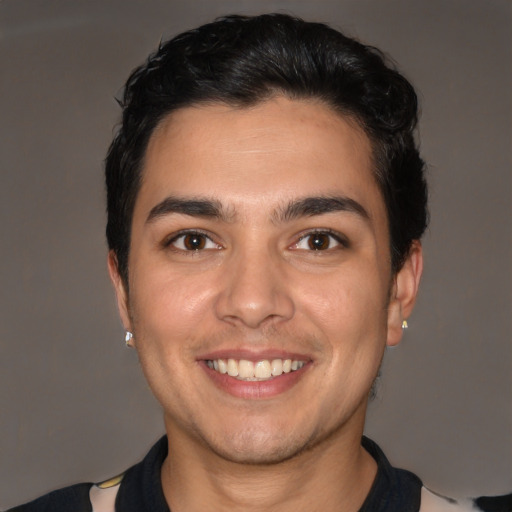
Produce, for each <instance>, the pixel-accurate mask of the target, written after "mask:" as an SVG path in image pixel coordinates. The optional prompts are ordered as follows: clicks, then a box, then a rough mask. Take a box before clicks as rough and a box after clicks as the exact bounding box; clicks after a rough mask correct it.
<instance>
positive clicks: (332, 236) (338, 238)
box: [162, 229, 349, 254]
mask: <svg viewBox="0 0 512 512" xmlns="http://www.w3.org/2000/svg"><path fill="white" fill-rule="evenodd" d="M315 235H322V236H327V237H329V241H328V243H329V246H328V247H326V248H312V247H311V246H310V247H309V250H310V251H311V252H324V251H328V250H332V249H335V248H336V247H330V245H331V241H332V240H334V241H335V243H336V244H337V246H341V247H343V248H348V247H349V242H348V240H347V239H346V238H345V237H344V236H342V235H341V234H340V233H337V232H336V231H332V230H330V229H316V230H314V231H310V232H308V233H303V234H302V235H301V236H300V238H299V240H298V241H297V242H296V243H294V244H292V245H291V246H290V247H291V248H295V249H298V250H307V249H305V248H302V249H301V248H299V245H300V244H301V242H303V241H304V240H307V239H308V238H311V237H314V236H315ZM187 236H191V237H194V236H196V237H198V238H201V239H202V240H203V244H204V245H203V246H201V247H196V248H186V247H176V245H175V244H176V242H177V241H178V240H180V239H183V240H185V237H187ZM208 242H210V243H212V244H214V245H215V246H216V247H215V248H216V249H221V248H222V247H221V246H220V245H219V244H217V243H216V242H214V240H213V239H212V238H211V236H210V235H208V234H207V233H205V232H203V231H200V230H192V231H189V230H184V231H180V232H178V233H175V234H173V235H172V236H170V237H168V238H167V239H165V240H164V241H163V243H162V246H163V247H164V248H171V249H173V250H175V251H179V252H182V253H192V254H193V253H197V252H200V251H203V250H205V249H206V250H211V249H213V247H205V245H208Z"/></svg>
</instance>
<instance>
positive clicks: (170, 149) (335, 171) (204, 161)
mask: <svg viewBox="0 0 512 512" xmlns="http://www.w3.org/2000/svg"><path fill="white" fill-rule="evenodd" d="M170 194H172V195H183V196H186V197H194V196H208V197H214V198H215V199H219V200H220V201H221V202H223V203H225V204H226V206H229V207H232V208H234V209H235V210H244V209H246V208H251V207H254V206H255V205H257V206H259V208H260V209H261V208H266V207H267V206H268V207H269V208H270V206H271V204H272V207H273V208H274V209H275V207H278V206H279V203H283V202H286V201H288V200H294V199H296V198H297V197H306V196H313V195H316V196H328V195H340V194H341V195H343V196H347V197H351V198H353V199H354V200H356V201H358V202H363V203H368V204H367V205H366V206H365V207H367V208H368V210H369V211H370V213H371V211H372V210H379V212H377V211H375V212H374V213H375V214H381V213H382V209H383V201H382V198H381V195H380V192H379V190H378V187H377V185H376V181H375V178H374V174H373V158H372V147H371V143H370V141H369V139H368V137H367V136H366V134H365V133H364V131H363V130H362V129H361V128H360V127H359V126H358V124H357V123H356V122H355V121H354V120H352V119H350V118H347V117H344V116H341V115H340V114H339V113H337V112H334V111H333V110H332V109H330V108H329V107H327V106H326V105H325V104H323V103H321V102H319V101H313V100H290V99H286V98H284V97H277V98H274V99H272V100H269V101H266V102H264V103H260V104H258V105H256V106H254V107H250V108H234V107H231V106H227V105H224V104H211V105H200V106H194V107H186V108H183V109H180V110H178V111H175V112H173V113H172V114H170V115H169V116H168V117H167V118H165V119H164V120H163V121H162V122H161V123H160V124H159V126H158V127H157V128H156V130H155V131H154V133H153V135H152V137H151V138H150V141H149V144H148V148H147V151H146V157H145V164H144V169H143V180H142V187H141V191H140V193H139V197H138V199H137V203H136V211H137V210H139V211H140V210H144V211H146V212H147V211H149V210H150V209H151V208H152V207H153V206H154V205H155V204H156V203H158V202H159V201H161V200H162V199H164V198H165V196H166V195H170Z"/></svg>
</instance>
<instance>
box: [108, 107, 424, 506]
mask: <svg viewBox="0 0 512 512" xmlns="http://www.w3.org/2000/svg"><path fill="white" fill-rule="evenodd" d="M372 168H373V163H372V151H371V145H370V142H369V140H368V138H367V137H366V135H365V134H364V132H363V131H362V130H361V129H360V128H359V127H358V126H357V124H356V123H355V122H353V121H352V120H350V119H347V118H344V117H342V116H340V115H339V114H337V113H334V112H333V111H332V110H330V109H329V108H328V107H326V106H325V105H323V104H322V103H319V102H315V101H305V100H300V101H298V100H289V99H286V98H283V97H276V98H273V99H271V100H268V101H266V102H264V103H261V104H259V105H257V106H255V107H252V108H244V109H236V108H232V107H229V106H226V105H220V104H214V105H208V106H198V107H188V108H184V109H181V110H179V111H177V112H174V113H173V114H171V115H170V116H169V117H168V118H166V119H165V120H164V121H163V122H162V123H161V124H160V125H159V126H158V128H157V129H156V130H155V132H154V134H153V135H152V137H151V139H150V143H149V146H148V149H147V154H146V160H145V166H144V170H143V176H144V178H143V183H142V187H141V190H140V192H139V195H138V197H137V200H136V204H135V210H134V216H133V225H132V238H131V248H130V257H129V290H130V292H129V296H128V295H127V293H126V288H125V286H124V285H123V281H122V279H121V278H120V276H119V274H118V272H117V266H116V259H115V255H113V254H110V256H109V268H110V273H111V277H112V280H113V283H114V286H115V288H116V292H117V297H118V303H119V309H120V312H121V317H122V320H123V323H124V325H125V327H126V328H127V329H128V330H130V331H132V332H133V333H134V339H133V341H134V345H135V347H136V349H137V352H138V354H139V358H140V361H141V365H142V368H143V371H144V373H145V375H146V378H147V380H148V382H149V385H150V386H151V388H152V390H153V392H154V394H155V396H156V397H157V398H158V400H159V401H160V403H161V404H162V407H163V410H164V417H165V425H166V431H167V435H168V437H169V443H170V446H171V449H170V451H169V456H168V457H167V459H166V461H165V463H164V466H163V468H162V486H163V489H164V494H165V496H166V499H167V501H168V502H169V505H170V507H171V509H172V510H173V512H180V511H182V510H188V511H190V510H192V511H195V510H205V509H208V510H219V511H220V510H230V511H232V510H244V511H247V510H261V511H263V510H266V511H268V510H277V509H278V508H279V510H280V511H283V510H284V511H287V510H294V511H296V510H308V511H311V510H319V511H320V510H333V509H334V508H335V509H336V510H347V511H349V510H354V511H355V510H358V509H359V507H360V506H361V504H362V502H363V501H364V498H365V497H366V495H367V493H368V492H369V489H370V487H371V484H372V481H373V479H374V477H375V472H376V465H375V462H374V461H373V459H372V458H371V457H370V456H369V455H368V454H367V453H366V451H365V450H364V449H363V448H362V447H361V445H360V438H361V435H362V432H363V427H364V419H365V413H366V407H367V400H368V393H369V390H370V388H371V385H372V382H373V381H374V379H375V377H376V374H377V372H378V368H379V365H380V363H381V360H382V357H383V353H384V350H385V347H386V345H396V344H397V343H398V342H399V341H400V338H401V336H402V329H401V323H402V320H403V319H404V318H407V317H408V316H409V314H410V312H411V310H412V307H413V305H414V301H415V297H416V293H417V289H418V284H419V279H420V276H421V270H422V253H421V246H420V244H419V242H417V243H414V244H413V247H412V249H411V251H410V254H409V256H408V258H407V260H406V262H405V264H404V266H403V267H402V269H401V270H400V271H399V272H398V273H397V274H396V275H392V273H391V263H390V251H389V230H388V224H387V216H386V210H385V205H384V201H383V198H382V196H381V193H380V191H379V189H378V187H377V184H376V182H375V179H374V177H373V174H372ZM170 197H171V198H172V200H173V201H174V200H176V199H178V200H180V201H183V200H190V199H194V200H201V201H207V202H210V203H212V204H214V205H215V206H218V207H219V209H220V210H221V211H220V212H216V213H220V215H215V216H212V215H210V214H208V215H205V212H204V211H202V212H201V215H196V214H191V213H193V212H191V211H190V209H188V210H187V213H183V212H181V213H180V212H176V211H173V208H169V207H168V206H169V204H170V203H169V199H168V198H170ZM333 197H336V198H343V199H344V200H345V199H347V200H348V203H347V204H349V207H348V208H347V207H346V204H345V206H344V208H342V209H341V210H336V209H334V211H330V210H329V211H324V210H325V209H324V210H322V208H320V211H316V212H313V214H311V213H310V212H305V211H303V210H301V208H300V207H298V208H296V210H298V211H295V213H293V212H291V211H290V207H289V205H290V204H303V200H304V198H317V199H318V198H333ZM166 199H167V203H166V202H165V201H166ZM301 202H302V203H301ZM171 203H172V201H171ZM317 203H318V201H317ZM317 203H315V204H317ZM172 204H174V203H172ZM162 205H164V206H162ZM166 205H167V207H166ZM354 205H356V206H355V207H354ZM359 207H360V208H359ZM287 208H288V215H284V214H283V212H284V211H286V210H287ZM203 210H204V209H203ZM210 213H211V212H210ZM183 230H185V234H184V233H183ZM190 232H192V235H190ZM314 233H317V234H316V235H315V234H314ZM318 233H319V234H318ZM187 234H188V236H186V235H187ZM315 236H316V237H317V238H318V240H319V241H320V246H321V249H318V250H315V249H314V247H315V245H314V243H313V241H314V237H315ZM194 237H195V240H196V241H197V240H198V241H199V243H200V246H201V247H202V248H201V249H199V250H188V249H187V245H186V244H189V245H188V246H189V247H190V242H191V241H194ZM318 240H317V241H318ZM202 244H203V245H202ZM322 244H323V245H322ZM316 247H318V245H317V246H316ZM212 354H222V355H223V356H226V355H227V354H233V357H235V358H237V359H239V358H240V354H244V355H245V356H247V358H251V359H254V360H258V359H264V358H265V357H266V356H268V355H269V354H270V355H275V354H284V355H288V354H293V355H294V357H296V358H300V359H302V360H304V361H305V362H306V365H305V367H304V368H303V369H302V370H301V371H300V373H297V374H295V377H294V379H295V380H293V381H291V380H290V381H289V382H290V384H289V385H286V386H284V387H283V389H281V388H280V387H276V386H275V385H274V383H273V382H271V383H270V385H269V386H267V387H262V386H259V385H256V384H255V385H252V384H251V385H249V386H248V387H243V385H242V387H240V386H239V381H237V382H235V383H234V387H233V388H231V387H229V386H224V385H219V383H218V382H216V381H215V376H213V377H212V371H208V369H207V367H206V365H205V364H204V359H205V358H209V357H210V356H211V355H212ZM282 382H288V381H286V380H285V379H283V380H282ZM237 386H238V387H237ZM272 386H273V387H272Z"/></svg>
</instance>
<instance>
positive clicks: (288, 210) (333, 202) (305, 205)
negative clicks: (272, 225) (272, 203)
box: [274, 196, 370, 222]
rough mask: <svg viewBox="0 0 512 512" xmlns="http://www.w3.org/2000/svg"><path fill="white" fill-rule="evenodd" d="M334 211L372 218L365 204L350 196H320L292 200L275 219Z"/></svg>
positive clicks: (279, 220) (284, 219)
mask: <svg viewBox="0 0 512 512" xmlns="http://www.w3.org/2000/svg"><path fill="white" fill-rule="evenodd" d="M333 212H349V213H355V214H356V215H358V216H360V217H361V218H362V219H364V220H369V218H370V216H369V215H368V212H367V211H366V209H365V208H364V206H363V205H362V204H360V203H358V202H357V201H355V200H354V199H351V198H350V197H345V196H318V197H306V198H303V199H298V200H294V201H290V202H289V203H288V204H287V205H286V206H285V207H284V208H280V209H278V210H277V211H276V213H275V215H274V219H275V220H276V221H277V222H289V221H291V220H295V219H298V218H300V217H312V216H314V215H323V214H326V213H333Z"/></svg>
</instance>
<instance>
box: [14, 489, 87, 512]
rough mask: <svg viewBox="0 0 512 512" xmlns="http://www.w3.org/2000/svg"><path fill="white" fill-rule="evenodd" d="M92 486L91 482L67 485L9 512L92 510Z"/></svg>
mask: <svg viewBox="0 0 512 512" xmlns="http://www.w3.org/2000/svg"><path fill="white" fill-rule="evenodd" d="M91 486H92V484H90V483H84V484H76V485H72V486H70V487H65V488H63V489H59V490H57V491H53V492H50V493H48V494H45V495H44V496H41V497H40V498H37V499H36V500H34V501H31V502H29V503H26V504H24V505H20V506H18V507H14V508H12V509H10V510H8V511H7V512H71V511H73V512H91V510H92V508H91V502H90V500H89V491H90V489H91Z"/></svg>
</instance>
